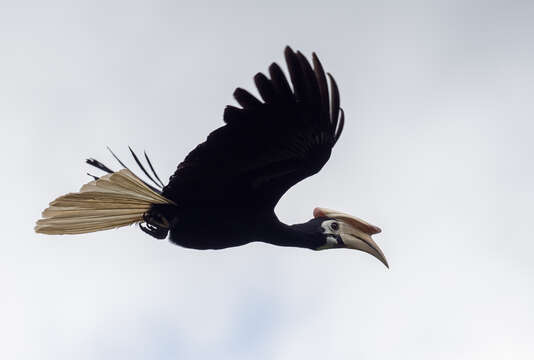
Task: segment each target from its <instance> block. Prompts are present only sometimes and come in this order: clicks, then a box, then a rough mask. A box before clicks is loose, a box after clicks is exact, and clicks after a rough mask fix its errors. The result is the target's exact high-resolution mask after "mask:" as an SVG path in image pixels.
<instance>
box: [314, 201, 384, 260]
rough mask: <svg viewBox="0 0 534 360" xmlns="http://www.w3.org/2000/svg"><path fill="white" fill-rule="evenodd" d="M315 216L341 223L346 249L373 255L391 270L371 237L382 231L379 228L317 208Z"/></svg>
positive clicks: (353, 217) (351, 217) (332, 211)
mask: <svg viewBox="0 0 534 360" xmlns="http://www.w3.org/2000/svg"><path fill="white" fill-rule="evenodd" d="M313 216H314V217H316V218H317V217H328V218H332V219H336V220H338V221H339V223H340V224H339V225H340V230H339V231H340V237H341V239H342V240H343V243H344V244H345V247H347V248H349V249H354V250H360V251H364V252H366V253H368V254H371V255H373V256H374V257H375V258H377V259H378V260H380V261H381V262H382V263H383V264H384V265H386V267H387V268H388V269H389V265H388V261H387V260H386V257H385V256H384V253H383V252H382V250H381V249H380V248H379V247H378V245H377V244H376V243H375V242H374V241H373V239H372V238H371V235H374V234H378V233H379V232H381V231H382V230H380V228H379V227H376V226H374V225H371V224H369V223H367V222H365V221H363V220H362V219H359V218H357V217H355V216H352V215H348V214H345V213H342V212H339V211H335V210H330V209H326V208H315V209H314V210H313Z"/></svg>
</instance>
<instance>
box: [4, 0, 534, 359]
mask: <svg viewBox="0 0 534 360" xmlns="http://www.w3.org/2000/svg"><path fill="white" fill-rule="evenodd" d="M44 3H45V2H39V1H33V2H32V1H16V2H15V1H13V2H11V1H7V2H6V1H5V0H4V1H2V2H0V4H1V9H0V10H1V11H0V45H1V46H0V56H1V58H0V59H1V63H0V65H1V66H0V119H1V122H2V134H1V149H0V150H1V151H2V162H3V164H2V169H3V170H2V179H1V182H2V184H1V185H2V187H1V188H2V192H3V196H2V206H1V214H0V216H1V219H2V226H3V229H2V231H1V234H2V235H1V238H2V240H1V242H0V246H1V248H0V286H1V296H0V342H1V344H0V357H1V358H2V359H59V360H62V359H252V358H253V359H484V360H487V359H504V358H509V359H532V358H533V357H534V341H533V339H534V329H533V325H534V322H533V321H534V311H533V309H532V304H533V303H534V289H533V282H532V277H533V275H534V265H533V262H532V252H533V250H534V242H533V239H532V234H533V233H534V226H533V225H532V214H533V206H532V204H533V200H534V195H533V191H532V184H533V181H534V166H533V162H532V155H533V153H534V146H533V145H532V132H533V130H534V127H533V125H532V123H533V117H534V105H533V101H532V94H533V93H534V71H533V70H532V67H533V64H534V45H533V41H532V39H533V35H534V25H533V20H532V19H533V18H534V3H533V2H532V1H354V2H350V1H333V0H330V1H310V0H306V1H299V2H295V1H270V2H266V1H263V2H259V3H258V4H255V3H254V2H251V1H240V2H228V1H225V2H215V1H213V2H205V1H198V2H196V3H195V5H191V3H192V2H184V3H180V2H173V1H168V2H165V1H87V2H71V1H64V2H61V1H48V2H46V3H47V5H46V6H44V5H43V4H44ZM286 44H290V45H292V46H293V47H294V48H295V49H301V50H302V51H304V53H306V54H308V55H309V54H311V52H312V51H316V52H317V53H318V54H319V55H320V56H321V58H322V60H323V64H324V66H325V68H326V69H327V70H328V71H330V72H332V73H333V74H334V75H335V76H336V78H337V79H338V82H339V86H340V89H341V95H342V105H343V107H344V108H345V110H346V115H347V124H346V130H345V133H344V134H343V135H344V136H343V137H342V138H341V140H340V142H339V143H338V146H337V147H336V148H335V150H334V153H333V156H332V158H331V161H330V162H329V163H328V165H327V166H326V167H325V168H324V170H323V171H322V172H321V173H320V174H319V175H317V176H315V177H313V178H311V179H308V180H306V181H304V182H303V183H301V184H299V185H298V186H296V187H295V188H294V189H292V190H291V191H290V192H289V193H288V194H287V195H286V196H285V197H284V198H283V199H282V201H281V202H280V204H279V205H278V207H277V212H278V214H279V216H280V218H281V219H283V220H285V221H286V222H289V223H294V222H300V221H305V220H307V219H309V218H310V217H311V213H312V210H313V208H314V207H315V206H325V207H331V208H334V209H338V210H342V211H346V212H350V213H352V214H354V215H356V216H360V217H362V218H364V219H367V220H369V221H371V222H372V223H375V224H377V225H379V226H380V227H382V229H383V233H382V234H380V235H379V236H376V240H377V242H378V243H379V244H380V246H381V247H382V249H383V250H384V252H385V254H386V255H387V257H388V260H389V262H390V264H391V269H390V270H389V271H388V270H386V268H385V267H384V266H383V265H382V264H380V263H379V262H378V261H377V260H376V259H374V258H372V257H371V256H369V255H367V254H364V253H360V252H354V251H348V250H332V251H325V252H317V253H315V252H311V251H307V250H301V249H288V248H277V247H273V246H269V245H265V244H252V245H248V246H244V247H240V248H235V249H229V250H225V251H218V252H212V251H205V252H198V251H192V250H186V249H182V248H179V247H176V246H173V245H171V244H169V243H168V242H166V241H160V242H158V241H156V240H153V239H152V238H149V237H147V236H146V235H145V234H143V233H142V232H141V231H139V230H138V229H136V228H135V227H132V228H125V229H119V230H113V231H107V232H102V233H97V234H91V235H85V236H65V237H48V236H43V235H37V234H35V233H33V229H32V228H33V225H34V221H35V220H36V219H37V218H38V217H39V215H40V211H41V210H42V209H43V208H45V207H46V205H47V203H48V202H49V201H50V200H52V199H53V198H55V197H56V196H59V195H61V194H63V193H66V192H69V191H74V190H77V189H78V188H79V187H80V186H81V185H82V184H83V183H85V182H87V181H88V180H89V178H88V177H87V176H86V175H85V172H86V171H88V170H89V167H88V166H87V165H85V164H84V163H83V161H84V159H85V158H86V157H90V156H94V157H96V158H98V159H100V160H102V161H105V162H107V163H110V164H113V166H114V167H116V165H115V164H114V162H113V161H112V160H111V157H110V156H109V154H107V153H106V150H105V146H106V145H110V146H112V147H113V148H114V149H115V150H116V152H117V153H118V154H120V155H122V156H123V157H127V148H126V146H127V145H132V146H133V147H134V148H135V149H137V150H143V149H147V150H148V151H149V153H150V154H151V155H152V157H153V160H154V163H155V166H156V168H157V169H158V170H159V172H160V173H161V174H162V175H163V176H164V177H165V178H167V177H168V176H169V175H170V174H171V173H172V172H173V171H174V169H175V166H176V165H177V164H178V162H179V161H181V160H182V159H183V157H184V156H185V155H186V154H187V152H188V151H189V150H190V149H192V148H193V147H194V146H195V145H196V144H197V143H199V142H200V141H203V139H204V138H205V137H206V135H207V134H208V133H209V131H211V130H212V129H214V128H216V127H218V126H219V125H220V124H221V123H222V121H221V118H222V111H223V108H224V105H225V104H228V103H233V100H232V97H231V94H232V91H233V90H234V88H235V87H237V86H245V87H247V88H251V87H252V76H253V75H254V74H255V73H256V72H258V71H265V70H266V69H267V67H268V65H269V64H270V63H271V62H272V61H278V62H281V61H282V51H283V48H284V46H285V45H286ZM128 162H129V164H132V161H130V159H128ZM236 221H240V220H239V214H236Z"/></svg>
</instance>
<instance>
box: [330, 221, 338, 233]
mask: <svg viewBox="0 0 534 360" xmlns="http://www.w3.org/2000/svg"><path fill="white" fill-rule="evenodd" d="M330 228H331V229H332V230H334V231H337V230H339V224H338V223H337V222H333V223H332V224H330Z"/></svg>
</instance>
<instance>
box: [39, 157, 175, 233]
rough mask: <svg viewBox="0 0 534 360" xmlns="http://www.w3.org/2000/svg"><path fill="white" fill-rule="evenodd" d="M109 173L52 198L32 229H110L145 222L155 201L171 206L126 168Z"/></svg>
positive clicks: (158, 193) (72, 231) (156, 191)
mask: <svg viewBox="0 0 534 360" xmlns="http://www.w3.org/2000/svg"><path fill="white" fill-rule="evenodd" d="M90 160H93V159H89V160H88V162H90ZM97 167H98V166H97ZM109 172H110V173H108V174H107V175H105V176H103V177H100V178H97V177H95V180H94V181H91V182H89V183H87V184H85V185H83V186H82V188H81V189H80V191H79V192H77V193H69V194H66V195H63V196H60V197H59V198H57V199H56V200H54V201H52V202H51V203H50V204H49V205H50V206H49V207H48V208H47V209H45V210H44V211H43V213H42V219H40V220H38V221H37V224H36V226H35V232H38V233H42V234H50V235H62V234H84V233H89V232H94V231H100V230H107V229H113V228H118V227H121V226H126V225H131V224H134V223H140V222H143V221H145V214H146V213H147V212H148V211H149V209H150V208H151V206H152V205H154V204H173V205H174V202H173V201H172V200H169V199H167V198H165V197H163V196H162V195H161V193H160V192H159V191H158V190H157V189H155V188H153V187H152V186H150V185H148V184H147V183H145V182H144V181H143V180H141V179H140V178H138V177H137V176H136V175H135V174H134V173H132V172H131V171H130V170H129V169H127V168H126V169H122V170H120V171H118V172H112V171H111V170H109ZM158 180H159V179H158Z"/></svg>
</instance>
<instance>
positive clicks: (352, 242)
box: [340, 224, 389, 269]
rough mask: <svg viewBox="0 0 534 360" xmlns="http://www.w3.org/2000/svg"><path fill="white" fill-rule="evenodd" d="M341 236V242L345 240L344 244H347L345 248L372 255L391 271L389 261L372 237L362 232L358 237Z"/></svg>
mask: <svg viewBox="0 0 534 360" xmlns="http://www.w3.org/2000/svg"><path fill="white" fill-rule="evenodd" d="M344 225H346V224H344ZM347 227H348V226H347ZM340 236H341V240H343V243H345V246H346V247H347V248H349V249H354V250H360V251H364V252H366V253H368V254H371V255H373V256H374V257H375V258H377V259H378V260H380V261H381V262H382V264H384V265H386V267H387V268H388V269H389V265H388V261H387V260H386V257H385V256H384V253H383V252H382V250H381V249H380V248H379V247H378V245H377V244H376V243H375V242H374V241H373V239H371V236H370V235H368V234H362V233H361V232H360V234H358V235H356V234H350V233H344V232H343V233H342V234H340Z"/></svg>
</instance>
